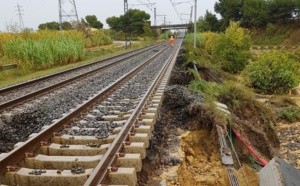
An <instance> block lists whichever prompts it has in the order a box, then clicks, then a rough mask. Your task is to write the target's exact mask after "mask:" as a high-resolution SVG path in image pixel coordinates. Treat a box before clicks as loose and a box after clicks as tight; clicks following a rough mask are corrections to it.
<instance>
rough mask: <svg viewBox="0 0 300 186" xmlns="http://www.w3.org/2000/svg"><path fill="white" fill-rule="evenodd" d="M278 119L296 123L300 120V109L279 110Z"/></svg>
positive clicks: (294, 107) (293, 107)
mask: <svg viewBox="0 0 300 186" xmlns="http://www.w3.org/2000/svg"><path fill="white" fill-rule="evenodd" d="M278 117H279V118H280V119H282V120H285V121H288V122H291V123H292V122H296V121H299V120H300V108H299V107H297V106H292V107H288V108H283V109H281V110H279V112H278Z"/></svg>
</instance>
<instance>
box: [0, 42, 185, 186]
mask: <svg viewBox="0 0 300 186" xmlns="http://www.w3.org/2000/svg"><path fill="white" fill-rule="evenodd" d="M180 45H181V40H178V41H177V43H176V47H174V48H170V47H166V48H165V49H162V50H161V51H159V52H156V53H155V54H154V55H153V56H152V57H151V58H149V59H148V60H147V61H146V62H145V63H141V64H137V65H136V67H134V68H133V70H130V71H129V72H128V73H126V74H122V75H120V76H118V78H117V79H116V80H115V81H114V82H110V83H109V84H108V85H107V86H106V87H105V88H104V89H101V90H100V91H98V92H95V94H94V95H93V96H89V99H88V100H86V101H83V102H82V103H80V104H79V105H78V107H76V108H73V109H71V110H70V112H68V113H65V114H64V116H63V117H62V118H59V119H57V120H55V122H54V123H52V124H50V125H46V126H44V127H43V129H42V130H41V131H40V132H38V133H35V134H32V135H30V137H29V139H28V140H27V141H25V142H20V143H18V144H16V145H15V149H14V150H12V151H11V152H9V153H7V154H1V155H0V173H1V177H0V183H2V184H4V185H5V184H6V185H25V186H26V185H31V186H32V185H64V186H65V185H86V186H93V185H100V184H107V185H136V184H137V176H136V172H138V171H140V170H141V167H142V163H141V162H142V161H141V160H142V159H143V158H145V156H146V148H147V147H148V145H149V139H150V138H151V135H152V131H153V128H154V124H155V120H156V116H157V114H158V109H159V106H160V104H161V102H162V98H163V90H164V87H165V86H166V84H167V82H168V80H169V76H170V73H171V70H172V67H173V65H174V63H175V60H176V56H177V53H178V51H179V47H180ZM156 48H157V47H156ZM148 50H149V49H148ZM170 54H171V55H170ZM31 99H32V98H31Z"/></svg>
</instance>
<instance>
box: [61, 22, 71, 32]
mask: <svg viewBox="0 0 300 186" xmlns="http://www.w3.org/2000/svg"><path fill="white" fill-rule="evenodd" d="M72 28H73V26H72V24H71V23H70V22H63V23H62V29H63V30H71V29H72Z"/></svg>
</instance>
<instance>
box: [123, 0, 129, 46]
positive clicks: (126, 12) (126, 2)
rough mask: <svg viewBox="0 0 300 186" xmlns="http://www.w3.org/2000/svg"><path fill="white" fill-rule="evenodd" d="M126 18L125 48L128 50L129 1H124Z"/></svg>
mask: <svg viewBox="0 0 300 186" xmlns="http://www.w3.org/2000/svg"><path fill="white" fill-rule="evenodd" d="M124 16H125V28H124V29H125V30H124V32H125V47H126V49H127V48H128V46H127V32H128V27H129V26H128V24H129V19H128V16H129V15H128V1H127V0H124Z"/></svg>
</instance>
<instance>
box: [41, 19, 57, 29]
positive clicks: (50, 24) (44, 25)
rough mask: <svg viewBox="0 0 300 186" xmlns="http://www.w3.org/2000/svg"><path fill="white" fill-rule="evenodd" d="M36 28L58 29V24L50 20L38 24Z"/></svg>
mask: <svg viewBox="0 0 300 186" xmlns="http://www.w3.org/2000/svg"><path fill="white" fill-rule="evenodd" d="M38 28H39V29H40V30H45V29H49V30H59V25H58V22H55V21H52V22H46V23H42V24H40V25H39V26H38Z"/></svg>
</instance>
